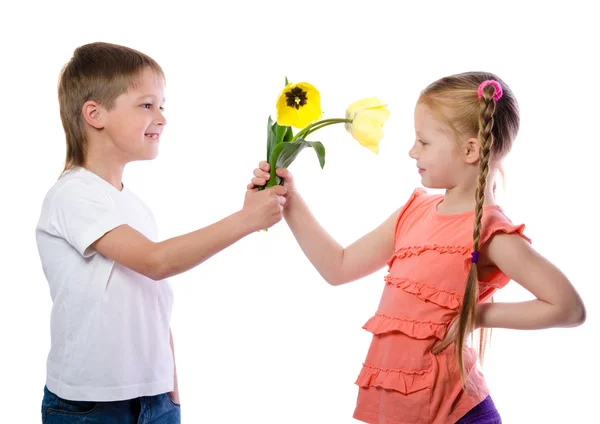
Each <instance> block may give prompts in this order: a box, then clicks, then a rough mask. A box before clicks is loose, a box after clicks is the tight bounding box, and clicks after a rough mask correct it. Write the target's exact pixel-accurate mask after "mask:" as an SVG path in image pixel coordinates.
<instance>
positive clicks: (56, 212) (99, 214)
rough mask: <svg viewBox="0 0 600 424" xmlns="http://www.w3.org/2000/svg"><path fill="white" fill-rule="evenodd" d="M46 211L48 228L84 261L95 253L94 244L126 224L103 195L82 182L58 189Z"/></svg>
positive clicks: (113, 204) (68, 183)
mask: <svg viewBox="0 0 600 424" xmlns="http://www.w3.org/2000/svg"><path fill="white" fill-rule="evenodd" d="M50 208H51V209H50V211H49V218H48V219H49V221H50V222H49V223H50V226H51V227H52V228H54V229H55V230H56V232H57V233H58V235H59V236H60V237H62V238H63V239H65V240H66V241H67V242H68V243H69V244H71V246H73V247H74V248H75V249H76V250H77V251H78V252H79V253H80V254H81V255H82V256H83V257H85V258H87V257H90V256H92V255H93V254H94V253H95V250H94V249H93V248H91V245H92V244H93V243H94V242H95V241H96V240H98V239H99V238H101V237H102V236H103V235H104V234H106V233H107V232H109V231H111V230H113V229H114V228H116V227H118V226H120V225H123V224H125V223H126V222H125V220H124V219H123V217H122V216H121V215H120V214H119V213H118V211H117V208H116V205H115V203H114V201H113V200H112V199H111V198H110V197H109V196H108V195H107V194H106V193H104V192H103V191H102V190H101V189H100V188H99V187H97V186H95V185H94V184H90V183H85V182H83V181H69V182H67V183H65V185H64V186H62V187H60V189H58V191H57V192H56V194H55V196H54V199H53V201H52V205H51V206H50Z"/></svg>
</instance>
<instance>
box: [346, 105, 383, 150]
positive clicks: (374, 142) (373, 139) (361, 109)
mask: <svg viewBox="0 0 600 424" xmlns="http://www.w3.org/2000/svg"><path fill="white" fill-rule="evenodd" d="M389 117H390V111H389V110H388V109H387V105H384V104H383V103H381V102H380V101H379V99H378V98H377V97H369V98H366V99H362V100H359V101H357V102H354V103H352V104H351V105H350V106H348V109H346V119H348V120H351V121H352V122H346V124H345V127H346V130H347V131H348V132H349V133H350V134H352V137H354V138H355V139H356V141H358V142H359V143H360V144H362V145H363V146H365V147H366V148H368V149H369V150H371V151H372V152H374V153H375V154H377V153H379V142H380V141H381V139H382V138H383V124H384V123H385V121H386V120H387V119H388V118H389Z"/></svg>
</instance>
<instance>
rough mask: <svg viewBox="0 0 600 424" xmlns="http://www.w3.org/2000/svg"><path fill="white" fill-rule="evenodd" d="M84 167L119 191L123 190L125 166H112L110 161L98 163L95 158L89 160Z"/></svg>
mask: <svg viewBox="0 0 600 424" xmlns="http://www.w3.org/2000/svg"><path fill="white" fill-rule="evenodd" d="M83 167H84V168H85V169H87V170H88V171H90V172H93V173H94V174H96V175H97V176H99V177H100V178H102V179H103V180H105V181H106V182H108V183H109V184H110V185H112V186H113V187H114V188H116V189H117V190H119V191H121V190H123V188H124V186H123V182H122V181H123V170H124V169H125V165H118V164H111V163H110V162H108V161H97V160H94V159H93V158H88V159H87V160H86V161H85V164H84V165H83Z"/></svg>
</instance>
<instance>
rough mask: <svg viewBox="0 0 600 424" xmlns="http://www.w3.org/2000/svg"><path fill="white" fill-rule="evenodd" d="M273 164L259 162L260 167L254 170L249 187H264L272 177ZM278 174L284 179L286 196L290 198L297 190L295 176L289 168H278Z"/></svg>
mask: <svg viewBox="0 0 600 424" xmlns="http://www.w3.org/2000/svg"><path fill="white" fill-rule="evenodd" d="M270 171H271V166H270V165H269V162H266V161H261V162H260V163H259V164H258V168H256V169H255V170H254V177H253V178H252V180H251V181H252V182H251V183H250V184H248V189H250V190H252V189H255V188H257V187H262V186H264V185H265V184H267V181H268V180H269V178H270V176H271V175H270ZM276 172H277V175H278V176H279V178H281V179H283V186H284V187H285V189H286V194H285V197H286V198H287V199H288V201H289V200H290V198H291V197H292V196H293V194H294V192H295V187H294V177H293V176H292V173H291V172H290V171H288V170H287V168H277V171H276Z"/></svg>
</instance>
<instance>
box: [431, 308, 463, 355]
mask: <svg viewBox="0 0 600 424" xmlns="http://www.w3.org/2000/svg"><path fill="white" fill-rule="evenodd" d="M457 324H458V316H457V317H456V318H454V320H453V321H452V323H451V324H450V327H448V331H447V332H446V336H445V337H444V340H440V341H439V342H437V343H436V344H435V345H433V348H432V349H431V353H433V354H434V355H437V354H438V353H440V352H442V351H443V350H444V349H446V348H447V347H448V346H450V344H451V343H453V342H454V341H455V340H456V335H457V333H458V325H457Z"/></svg>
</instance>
